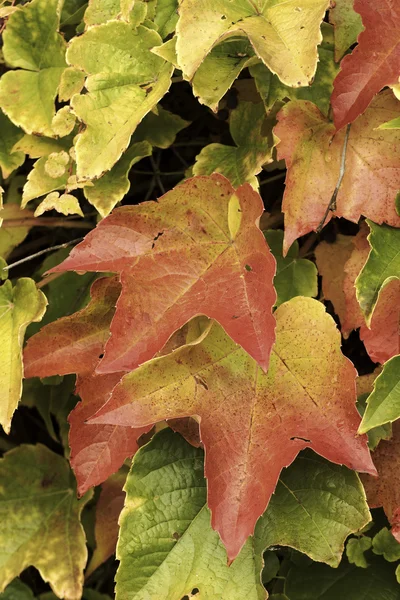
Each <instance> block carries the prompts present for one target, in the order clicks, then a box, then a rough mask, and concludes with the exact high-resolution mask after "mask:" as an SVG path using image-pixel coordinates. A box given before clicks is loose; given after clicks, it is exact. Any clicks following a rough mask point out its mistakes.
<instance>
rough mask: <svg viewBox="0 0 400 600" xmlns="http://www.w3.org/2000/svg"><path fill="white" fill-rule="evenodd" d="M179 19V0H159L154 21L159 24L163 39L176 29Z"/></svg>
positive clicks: (159, 31)
mask: <svg viewBox="0 0 400 600" xmlns="http://www.w3.org/2000/svg"><path fill="white" fill-rule="evenodd" d="M136 1H137V0H136ZM177 21H178V2H177V0H157V5H156V14H155V16H154V23H155V24H156V25H157V27H158V33H159V34H160V36H161V37H162V38H163V39H164V38H166V37H167V36H168V35H169V34H170V33H173V32H174V31H175V26H176V23H177Z"/></svg>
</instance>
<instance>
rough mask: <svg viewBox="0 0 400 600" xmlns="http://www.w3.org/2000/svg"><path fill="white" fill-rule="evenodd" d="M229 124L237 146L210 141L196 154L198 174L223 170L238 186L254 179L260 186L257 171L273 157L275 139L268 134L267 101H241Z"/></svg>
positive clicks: (254, 182) (195, 173) (196, 171)
mask: <svg viewBox="0 0 400 600" xmlns="http://www.w3.org/2000/svg"><path fill="white" fill-rule="evenodd" d="M229 127H230V132H231V136H232V139H233V141H234V142H235V144H236V147H235V146H225V145H223V144H209V145H208V146H205V148H203V149H202V150H201V152H200V154H198V155H197V156H196V162H195V164H194V165H193V174H194V175H211V174H212V173H221V174H222V175H224V176H225V177H226V178H227V179H229V181H230V182H231V183H232V185H233V186H234V187H237V186H239V185H241V184H242V183H246V182H248V183H250V184H251V185H252V187H253V188H255V189H257V188H258V181H257V177H256V175H257V174H258V173H259V172H260V171H261V169H262V165H263V164H265V163H268V162H270V161H271V160H272V151H273V148H274V145H275V140H274V138H273V136H272V135H268V133H269V132H270V131H271V128H268V120H267V116H266V114H265V108H264V104H263V103H262V102H259V103H258V104H253V102H240V103H239V105H238V107H237V108H236V109H235V110H233V111H232V112H231V117H230V120H229Z"/></svg>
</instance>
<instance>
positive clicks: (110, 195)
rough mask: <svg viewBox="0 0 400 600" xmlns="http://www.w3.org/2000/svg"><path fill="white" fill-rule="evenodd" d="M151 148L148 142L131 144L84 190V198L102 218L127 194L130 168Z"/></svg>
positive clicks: (149, 153) (129, 185)
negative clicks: (108, 168) (114, 162)
mask: <svg viewBox="0 0 400 600" xmlns="http://www.w3.org/2000/svg"><path fill="white" fill-rule="evenodd" d="M151 151H152V149H151V146H150V144H149V143H148V142H138V143H137V144H132V145H131V146H130V147H129V148H128V150H127V151H126V152H124V154H123V155H122V157H121V158H120V159H119V161H118V162H117V163H116V164H115V165H114V166H113V168H112V169H111V171H108V173H106V174H105V175H103V177H100V179H97V180H95V181H94V182H93V185H91V186H86V187H85V188H84V194H85V197H86V198H87V199H88V200H89V202H90V204H92V205H93V206H94V207H95V208H96V210H98V211H99V213H100V214H101V216H102V217H106V216H107V215H108V214H109V213H110V212H111V211H112V209H113V208H114V207H115V205H116V204H118V202H121V200H122V199H123V197H124V196H125V195H126V194H127V193H128V192H129V188H130V187H131V184H130V181H129V171H130V170H131V168H132V166H133V165H134V164H135V163H137V162H139V161H140V160H142V158H144V157H145V156H150V155H151Z"/></svg>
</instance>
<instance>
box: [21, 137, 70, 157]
mask: <svg viewBox="0 0 400 600" xmlns="http://www.w3.org/2000/svg"><path fill="white" fill-rule="evenodd" d="M71 144H72V139H71V138H63V139H55V138H47V137H42V136H40V135H29V134H25V135H24V136H23V137H22V138H21V139H20V140H19V142H17V143H16V144H15V145H14V147H13V152H23V153H24V154H27V155H28V156H29V158H41V157H42V156H48V155H49V154H51V153H52V152H60V151H61V150H67V151H68V149H69V148H70V146H71Z"/></svg>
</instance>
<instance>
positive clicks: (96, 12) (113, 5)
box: [84, 0, 121, 26]
mask: <svg viewBox="0 0 400 600" xmlns="http://www.w3.org/2000/svg"><path fill="white" fill-rule="evenodd" d="M120 10H121V5H120V0H89V6H88V7H87V9H86V11H85V17H84V20H85V23H86V25H87V26H90V25H100V24H101V23H107V21H110V20H111V19H116V18H117V16H118V15H119V12H120Z"/></svg>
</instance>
